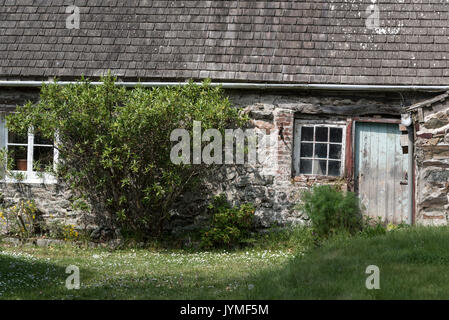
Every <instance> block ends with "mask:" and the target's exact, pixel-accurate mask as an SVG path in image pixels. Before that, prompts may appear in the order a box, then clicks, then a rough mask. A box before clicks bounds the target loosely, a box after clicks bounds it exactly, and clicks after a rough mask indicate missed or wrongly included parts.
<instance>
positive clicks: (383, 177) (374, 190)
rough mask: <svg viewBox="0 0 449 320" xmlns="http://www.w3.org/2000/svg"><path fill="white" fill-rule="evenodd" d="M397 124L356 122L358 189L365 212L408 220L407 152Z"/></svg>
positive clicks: (375, 216)
mask: <svg viewBox="0 0 449 320" xmlns="http://www.w3.org/2000/svg"><path fill="white" fill-rule="evenodd" d="M400 136H401V132H400V131H399V126H398V125H397V124H385V123H365V122H357V123H356V127H355V174H354V176H355V189H356V192H358V194H359V197H360V199H361V202H362V204H363V205H364V207H365V213H366V214H367V215H368V216H370V217H372V218H374V219H377V217H381V218H382V221H385V222H391V223H395V224H397V223H401V222H404V223H405V222H407V208H408V207H407V196H408V185H407V168H408V161H407V157H408V155H407V154H403V152H402V147H401V143H400Z"/></svg>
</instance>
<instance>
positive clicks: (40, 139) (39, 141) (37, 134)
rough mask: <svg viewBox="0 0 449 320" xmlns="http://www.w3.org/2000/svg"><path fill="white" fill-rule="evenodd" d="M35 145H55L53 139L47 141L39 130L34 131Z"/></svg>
mask: <svg viewBox="0 0 449 320" xmlns="http://www.w3.org/2000/svg"><path fill="white" fill-rule="evenodd" d="M34 144H47V145H51V146H52V145H53V140H51V139H45V138H44V137H43V136H42V135H41V133H40V131H39V130H34Z"/></svg>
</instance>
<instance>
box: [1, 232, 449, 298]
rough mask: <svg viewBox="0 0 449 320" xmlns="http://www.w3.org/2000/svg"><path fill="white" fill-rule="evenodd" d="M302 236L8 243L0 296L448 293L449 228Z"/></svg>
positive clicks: (419, 295) (393, 295) (432, 295)
mask: <svg viewBox="0 0 449 320" xmlns="http://www.w3.org/2000/svg"><path fill="white" fill-rule="evenodd" d="M299 243H301V242H300V241H298V246H297V248H289V246H284V247H279V248H271V249H270V250H266V249H264V248H263V247H259V248H253V249H248V250H240V251H235V252H224V251H221V252H187V251H179V250H178V251H174V250H149V249H126V250H116V251H108V250H106V249H84V248H76V247H71V246H62V247H48V248H37V247H11V246H6V245H4V244H3V245H0V251H1V252H0V299H448V298H449V228H407V229H400V230H395V231H392V232H388V233H387V234H386V235H384V236H377V237H372V238H362V237H359V236H358V237H353V238H350V239H348V238H339V239H338V238H336V239H333V240H330V241H328V242H326V243H325V244H323V245H322V246H321V247H319V248H316V249H312V250H311V251H309V252H305V253H304V246H303V244H299ZM292 249H293V250H292ZM295 249H296V250H295ZM298 250H299V251H298ZM68 265H76V266H78V267H79V268H80V273H81V288H80V290H68V289H66V288H65V279H66V277H67V276H68V274H66V273H65V268H66V267H67V266H68ZM368 265H377V266H378V267H379V269H380V289H379V290H368V289H366V287H365V281H366V278H367V277H368V276H369V275H368V274H366V273H365V270H366V267H367V266H368Z"/></svg>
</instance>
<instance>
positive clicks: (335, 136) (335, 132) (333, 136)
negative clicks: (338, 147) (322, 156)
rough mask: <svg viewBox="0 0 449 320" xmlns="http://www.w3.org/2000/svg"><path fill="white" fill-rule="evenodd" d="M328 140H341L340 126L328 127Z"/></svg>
mask: <svg viewBox="0 0 449 320" xmlns="http://www.w3.org/2000/svg"><path fill="white" fill-rule="evenodd" d="M330 130H331V132H330V141H331V142H342V138H343V129H342V128H330Z"/></svg>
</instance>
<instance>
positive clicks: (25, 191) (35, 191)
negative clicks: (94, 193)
mask: <svg viewBox="0 0 449 320" xmlns="http://www.w3.org/2000/svg"><path fill="white" fill-rule="evenodd" d="M0 193H1V194H0V195H1V202H2V204H1V205H2V206H3V207H6V208H8V207H12V206H13V205H15V204H17V203H19V201H21V200H34V202H35V204H36V208H37V210H38V216H39V218H40V219H43V220H44V221H46V222H47V223H51V222H56V223H59V224H60V225H75V226H77V228H78V229H81V230H84V229H87V230H92V229H94V228H95V223H94V220H93V218H92V217H91V216H90V215H89V214H88V213H86V212H82V211H80V210H77V209H74V206H73V204H74V201H73V200H74V199H73V193H72V192H71V191H70V190H69V189H68V188H67V187H65V186H64V185H63V184H61V183H60V184H37V183H28V184H26V183H0ZM75 203H76V201H75ZM0 225H1V226H0V233H2V232H5V231H6V229H5V225H3V224H0Z"/></svg>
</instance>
